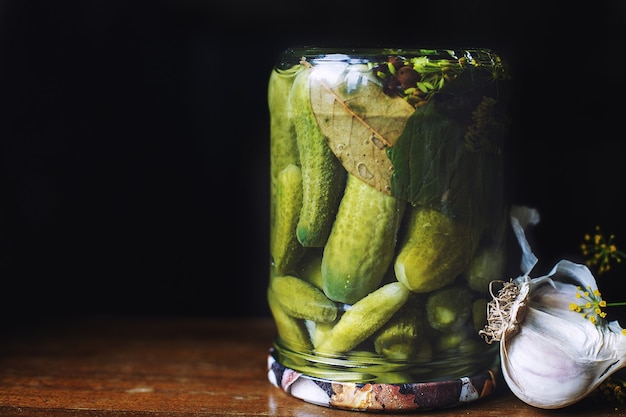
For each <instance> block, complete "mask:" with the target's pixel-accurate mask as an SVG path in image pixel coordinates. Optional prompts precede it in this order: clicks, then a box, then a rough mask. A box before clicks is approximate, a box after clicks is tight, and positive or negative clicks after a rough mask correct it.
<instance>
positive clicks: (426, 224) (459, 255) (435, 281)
mask: <svg viewBox="0 0 626 417" xmlns="http://www.w3.org/2000/svg"><path fill="white" fill-rule="evenodd" d="M405 217H406V221H407V225H406V229H407V235H406V236H404V239H403V242H402V243H401V244H400V250H399V251H398V255H397V256H396V259H395V262H394V271H395V273H396V278H397V279H398V281H400V282H401V283H403V284H404V285H405V286H406V287H407V288H408V289H410V290H411V291H413V292H417V293H425V292H430V291H434V290H436V289H439V288H441V287H443V286H445V285H448V284H450V283H451V282H452V281H454V279H455V278H456V277H457V276H458V275H459V274H460V273H461V272H463V270H464V269H465V268H466V267H467V265H468V264H469V262H470V260H471V259H472V256H473V255H474V252H475V251H476V248H477V246H478V240H479V236H480V233H479V232H477V231H476V230H474V229H472V228H469V227H467V226H465V225H463V224H461V223H459V222H456V221H454V220H453V219H451V218H450V217H448V216H446V215H445V214H442V213H441V212H439V211H437V210H435V209H431V208H426V207H420V206H411V207H410V209H407V216H405Z"/></svg>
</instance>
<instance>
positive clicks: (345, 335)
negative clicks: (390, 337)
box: [316, 282, 410, 354]
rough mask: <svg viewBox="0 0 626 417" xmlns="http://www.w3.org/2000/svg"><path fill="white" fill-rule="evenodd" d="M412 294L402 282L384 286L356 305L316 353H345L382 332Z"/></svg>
mask: <svg viewBox="0 0 626 417" xmlns="http://www.w3.org/2000/svg"><path fill="white" fill-rule="evenodd" d="M409 294H410V291H409V290H408V289H407V288H406V287H405V286H404V285H402V284H400V283H399V282H392V283H390V284H386V285H383V286H382V287H380V288H379V289H377V290H376V291H374V292H372V293H370V294H368V295H367V296H366V297H364V298H362V299H361V300H359V301H358V302H356V303H354V304H353V305H352V306H351V307H350V308H349V309H348V310H347V311H346V312H345V313H343V315H342V316H341V318H340V319H339V320H338V321H337V324H335V326H334V327H333V328H332V329H331V330H330V331H329V332H328V334H327V335H326V337H325V338H324V340H323V341H322V343H320V345H319V346H318V347H316V350H317V351H318V352H327V353H330V354H336V353H342V352H346V351H348V350H350V349H353V348H354V347H356V346H357V345H358V344H359V343H361V342H363V341H365V339H367V338H368V337H370V336H371V335H373V334H374V333H375V332H376V331H377V330H378V329H380V328H381V327H382V326H383V325H384V324H385V323H387V321H389V319H391V317H392V316H393V315H394V314H395V313H396V312H397V311H398V310H399V309H400V308H401V307H402V306H403V305H404V304H405V303H406V300H407V299H408V298H409Z"/></svg>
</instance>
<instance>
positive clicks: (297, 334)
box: [267, 288, 313, 351]
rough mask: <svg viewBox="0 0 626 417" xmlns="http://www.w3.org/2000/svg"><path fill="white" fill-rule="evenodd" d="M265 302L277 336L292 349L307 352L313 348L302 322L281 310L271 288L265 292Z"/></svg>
mask: <svg viewBox="0 0 626 417" xmlns="http://www.w3.org/2000/svg"><path fill="white" fill-rule="evenodd" d="M267 301H268V305H269V308H270V312H271V313H272V317H274V322H275V323H276V330H277V331H278V335H279V336H280V337H281V338H282V339H283V340H284V341H285V342H286V343H289V344H290V345H292V347H293V348H296V349H303V350H304V351H308V350H309V349H312V348H313V344H312V343H311V339H310V338H309V333H308V331H307V329H306V326H305V324H304V320H302V319H296V318H294V317H292V316H290V315H289V314H287V313H286V312H285V310H283V308H282V307H281V306H280V303H279V302H278V299H277V297H276V294H274V291H272V289H271V288H268V290H267Z"/></svg>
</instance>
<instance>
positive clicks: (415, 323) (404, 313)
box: [374, 299, 426, 360]
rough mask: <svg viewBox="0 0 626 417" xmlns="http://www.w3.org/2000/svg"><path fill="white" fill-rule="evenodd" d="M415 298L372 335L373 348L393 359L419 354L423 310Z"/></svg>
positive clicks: (422, 333) (421, 341) (421, 342)
mask: <svg viewBox="0 0 626 417" xmlns="http://www.w3.org/2000/svg"><path fill="white" fill-rule="evenodd" d="M420 307H421V306H420V305H419V302H418V300H417V299H410V300H409V301H408V302H407V303H406V304H405V305H404V306H402V308H401V309H400V310H399V311H398V312H397V313H396V314H395V315H394V316H393V317H392V318H391V319H390V320H389V321H388V322H387V323H385V325H384V326H383V327H382V328H381V329H380V330H378V331H377V332H376V333H375V335H374V350H376V352H377V353H378V354H379V355H383V356H385V357H389V358H394V359H404V360H406V359H410V358H413V357H415V356H416V355H417V354H419V352H420V350H421V348H422V344H423V342H424V341H425V337H424V332H425V331H426V324H425V322H424V320H425V318H424V312H423V310H422V309H421V308H420Z"/></svg>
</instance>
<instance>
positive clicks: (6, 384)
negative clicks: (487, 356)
mask: <svg viewBox="0 0 626 417" xmlns="http://www.w3.org/2000/svg"><path fill="white" fill-rule="evenodd" d="M274 334H275V327H274V323H273V322H272V321H271V320H269V319H266V318H253V319H225V320H218V319H206V318H178V317H176V318H171V317H164V318H155V317H150V318H145V317H143V318H142V317H95V318H94V317H89V318H84V317H83V318H74V319H63V320H61V319H54V320H52V319H51V320H47V321H46V320H42V321H40V322H38V323H37V324H31V325H28V326H24V327H23V328H22V329H14V330H13V331H12V332H11V333H10V334H8V335H5V337H4V338H3V339H2V344H1V345H0V415H1V416H4V417H12V416H20V417H27V416H38V417H39V416H42V417H43V416H49V417H57V416H58V417H60V416H124V417H128V416H160V417H169V416H181V417H185V416H297V417H305V416H306V417H309V416H329V417H332V416H345V417H350V416H354V415H357V414H363V413H359V412H356V411H345V410H334V409H329V408H326V407H321V406H316V405H313V404H309V403H306V402H304V401H302V400H299V399H296V398H293V397H290V396H289V395H287V394H285V393H283V392H282V391H280V390H279V389H278V388H275V387H274V386H272V385H271V384H270V383H269V382H268V380H267V372H266V357H267V352H268V348H269V347H270V345H271V343H272V339H273V337H274ZM365 414H375V413H365ZM591 414H593V415H595V416H602V415H606V416H626V406H624V405H622V404H619V403H617V402H615V403H610V402H604V403H599V402H598V401H592V400H590V399H587V400H583V401H581V402H580V403H578V404H576V405H574V406H571V407H568V408H565V409H561V410H540V409H536V408H533V407H530V406H528V405H526V404H525V403H523V402H521V401H520V400H518V399H517V398H516V397H514V396H513V395H512V394H511V393H510V391H509V390H508V389H507V388H506V385H505V384H503V383H502V384H499V385H498V387H497V390H496V393H495V394H492V395H491V396H489V397H487V398H485V399H483V400H479V401H476V402H474V403H470V404H469V405H467V406H463V407H456V408H451V409H446V410H436V411H423V412H418V413H415V412H414V413H412V415H433V416H494V417H496V416H497V417H503V416H551V417H556V416H586V415H591ZM378 415H380V414H378ZM387 415H389V414H387Z"/></svg>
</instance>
